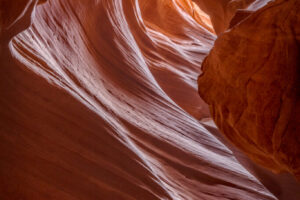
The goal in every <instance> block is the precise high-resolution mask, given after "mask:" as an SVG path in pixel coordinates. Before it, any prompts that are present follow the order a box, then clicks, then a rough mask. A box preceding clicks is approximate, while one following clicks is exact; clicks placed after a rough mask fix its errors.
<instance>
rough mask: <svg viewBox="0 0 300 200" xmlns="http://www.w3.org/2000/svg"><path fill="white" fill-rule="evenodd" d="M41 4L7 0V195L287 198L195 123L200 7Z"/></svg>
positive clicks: (208, 37) (3, 107) (207, 41)
mask: <svg viewBox="0 0 300 200" xmlns="http://www.w3.org/2000/svg"><path fill="white" fill-rule="evenodd" d="M43 2H44V1H37V0H27V1H26V0H18V1H10V0H3V1H1V3H0V12H1V19H0V24H1V35H0V37H1V38H0V42H1V43H0V45H1V46H0V51H1V53H0V56H1V59H0V62H1V63H0V70H1V73H0V76H1V77H0V93H1V98H0V199H3V200H15V199H30V200H31V199H37V200H40V199H88V200H89V199H96V200H99V199H103V200H121V199H137V200H148V199H149V200H155V199H161V200H162V199H174V200H202V199H203V200H214V199H239V200H240V199H242V200H258V199H263V200H275V199H280V198H281V196H282V194H283V193H284V192H283V190H284V188H283V186H282V183H281V182H280V181H277V179H273V178H272V177H271V178H270V177H269V175H268V174H267V172H264V171H263V170H258V168H257V167H256V166H255V164H254V163H252V162H251V161H249V160H247V158H246V157H244V156H243V155H240V152H238V150H236V149H234V148H231V146H230V145H229V144H227V143H226V141H224V140H222V137H221V136H220V135H218V130H217V129H216V128H215V126H214V125H213V124H212V123H211V121H208V122H199V119H202V118H206V117H209V114H208V107H207V106H206V104H205V103H204V102H203V101H202V100H201V99H199V97H198V94H197V88H198V86H197V81H196V79H197V76H198V74H200V73H201V71H200V67H199V66H201V63H202V61H203V59H204V57H205V56H206V55H207V53H208V51H209V50H210V49H211V47H212V45H213V43H214V40H215V38H216V36H215V35H214V34H213V33H214V29H213V28H212V27H213V26H212V24H211V23H210V19H209V17H208V16H207V15H206V14H205V13H203V12H202V11H201V10H203V9H201V8H200V7H198V6H196V4H194V3H192V2H189V1H187V0H186V1H180V0H177V1H174V0H164V1H162V0H151V1H150V0H149V1H148V0H147V1H145V0H126V1H125V0H113V1H112V0H76V1H75V0H49V1H47V2H46V3H44V4H39V3H43ZM17 34H18V35H17ZM254 169H255V170H254ZM284 185H286V184H284ZM287 185H288V184H287ZM288 186H289V185H288ZM296 189H297V188H296ZM294 191H295V190H294ZM289 194H292V198H294V197H296V198H295V199H297V196H296V195H294V193H291V192H290V193H289ZM292 198H290V199H292Z"/></svg>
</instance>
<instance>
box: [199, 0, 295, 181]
mask: <svg viewBox="0 0 300 200" xmlns="http://www.w3.org/2000/svg"><path fill="white" fill-rule="evenodd" d="M260 7H262V8H260ZM258 8H260V9H258ZM256 9H258V10H257V11H255V12H254V13H252V14H250V15H247V16H244V17H242V19H237V21H236V22H233V23H232V26H233V28H232V29H231V30H229V31H227V32H226V33H224V34H222V35H221V36H220V37H219V38H218V39H217V40H216V42H215V45H214V47H213V49H212V50H211V52H210V54H209V55H208V57H207V58H206V59H205V61H204V62H203V67H202V70H203V74H202V75H200V77H199V79H198V86H199V93H200V96H201V97H202V98H203V99H204V100H205V101H206V102H207V103H208V104H209V106H210V110H211V113H212V116H213V118H214V120H215V122H216V124H217V125H218V127H219V128H220V130H221V131H222V132H223V133H224V134H225V135H226V136H227V138H228V139H229V140H230V141H231V142H232V143H234V144H235V145H236V146H237V147H239V148H240V149H242V150H243V151H244V152H246V154H247V155H248V156H250V157H251V158H252V159H253V160H254V161H256V162H257V163H259V164H260V165H262V166H264V167H266V168H268V169H271V170H272V171H274V172H281V171H288V172H290V173H292V174H294V175H295V176H296V177H297V178H298V180H299V178H300V148H299V147H300V134H299V130H300V127H299V124H300V121H299V120H300V114H299V109H300V108H299V94H300V93H299V78H300V77H299V69H300V61H299V55H300V52H299V39H300V37H299V35H300V15H299V9H300V2H299V1H297V0H290V1H284V0H277V1H274V2H270V3H269V4H266V5H265V4H262V5H259V4H256V5H252V6H251V7H250V8H249V11H253V10H256ZM241 20H242V22H240V21H241ZM234 24H237V25H235V26H234Z"/></svg>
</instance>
